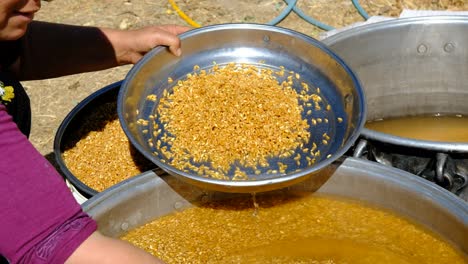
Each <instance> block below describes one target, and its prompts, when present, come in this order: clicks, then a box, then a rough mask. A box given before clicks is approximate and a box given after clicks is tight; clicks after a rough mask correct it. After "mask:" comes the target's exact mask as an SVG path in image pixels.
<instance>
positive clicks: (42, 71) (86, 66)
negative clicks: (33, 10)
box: [12, 21, 189, 80]
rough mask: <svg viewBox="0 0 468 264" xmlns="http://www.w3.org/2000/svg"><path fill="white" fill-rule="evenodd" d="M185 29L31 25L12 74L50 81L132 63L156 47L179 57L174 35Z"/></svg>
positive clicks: (36, 23)
mask: <svg viewBox="0 0 468 264" xmlns="http://www.w3.org/2000/svg"><path fill="white" fill-rule="evenodd" d="M188 29H189V28H188V27H182V26H176V25H164V26H148V27H144V28H141V29H137V30H117V29H109V28H97V27H87V26H74V25H65V24H55V23H48V22H40V21H34V22H32V23H31V24H30V25H29V29H28V31H27V33H26V35H25V36H24V38H23V46H22V52H21V56H20V59H19V61H17V62H16V63H15V64H14V66H13V68H12V70H13V72H14V73H15V74H16V75H17V76H18V78H19V79H20V80H36V79H46V78H54V77H59V76H64V75H70V74H75V73H82V72H90V71H97V70H103V69H108V68H111V67H115V66H119V65H125V64H131V63H136V62H137V61H138V60H139V59H140V58H141V57H142V56H143V55H144V54H145V53H147V52H148V51H150V50H151V49H152V48H154V47H156V46H161V45H162V46H168V47H169V49H170V51H171V52H172V53H174V54H175V55H177V56H178V55H180V40H179V38H178V37H177V35H178V34H180V33H182V32H185V31H187V30H188Z"/></svg>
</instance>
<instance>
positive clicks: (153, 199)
mask: <svg viewBox="0 0 468 264" xmlns="http://www.w3.org/2000/svg"><path fill="white" fill-rule="evenodd" d="M157 173H159V172H156V173H155V172H151V171H150V172H146V173H143V174H141V175H139V176H137V177H134V178H131V179H129V180H127V181H124V182H122V183H120V184H118V185H115V186H113V187H111V188H109V189H107V190H106V191H104V192H101V193H99V194H97V195H95V196H94V197H92V198H91V199H89V200H88V201H87V202H85V203H84V204H83V208H84V210H85V211H86V212H88V213H89V214H90V215H91V216H92V217H93V218H94V219H96V220H97V222H98V225H99V229H100V231H101V232H102V233H104V234H106V235H109V236H113V237H119V236H120V235H122V234H124V233H126V232H127V231H129V230H131V229H134V228H136V227H139V226H141V225H143V224H145V223H147V222H149V221H151V220H154V219H156V218H159V217H162V216H164V215H167V214H170V213H172V212H175V211H180V210H183V209H185V208H188V207H189V206H191V204H192V203H195V202H197V201H198V202H199V201H205V202H206V201H207V200H209V199H222V198H223V197H224V198H225V197H227V196H232V195H243V194H232V193H223V192H213V191H207V190H203V189H200V188H198V187H196V186H194V185H190V184H187V183H185V182H182V181H180V180H178V178H175V177H173V176H170V175H167V174H161V176H158V175H157ZM294 191H306V192H311V193H312V192H317V193H320V194H330V195H337V196H341V197H347V198H350V199H353V200H359V201H364V202H366V203H370V204H372V205H376V206H378V207H381V208H388V209H390V210H392V211H394V212H396V213H397V214H400V215H402V216H407V217H409V218H410V219H412V220H413V221H415V222H416V223H420V224H422V225H423V226H425V227H427V228H429V229H431V230H433V231H434V232H436V233H438V234H440V235H441V236H442V237H443V238H445V239H446V240H447V241H449V242H452V243H453V244H454V245H456V246H457V247H458V248H459V249H460V250H461V251H462V252H464V253H465V254H466V253H468V236H467V235H466V234H468V204H467V203H465V202H464V201H462V200H461V199H459V198H458V197H457V196H455V195H454V194H452V193H450V192H447V191H446V190H444V189H443V188H441V187H439V186H437V185H435V184H432V183H430V182H429V181H426V180H424V179H421V178H419V177H417V176H415V175H412V174H409V173H407V172H405V171H403V170H399V169H395V168H392V167H388V166H384V165H381V164H378V163H376V162H371V161H366V160H364V159H357V158H352V157H351V158H347V159H345V160H344V162H343V163H341V164H338V162H335V163H333V164H332V165H330V166H328V167H327V169H325V170H322V171H321V172H320V173H319V174H318V175H317V176H316V177H312V178H309V179H307V180H306V181H304V182H301V183H299V184H296V185H293V186H290V187H289V188H286V189H281V190H277V192H294Z"/></svg>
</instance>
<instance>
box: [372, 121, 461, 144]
mask: <svg viewBox="0 0 468 264" xmlns="http://www.w3.org/2000/svg"><path fill="white" fill-rule="evenodd" d="M366 128H368V129H371V130H375V131H378V132H383V133H387V134H391V135H394V136H400V137H405V138H411V139H419V140H430V141H443V142H460V143H462V142H464V143H466V142H468V117H466V116H427V115H420V116H407V117H398V118H389V119H384V120H379V121H371V122H367V123H366Z"/></svg>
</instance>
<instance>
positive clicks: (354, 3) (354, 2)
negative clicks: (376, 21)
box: [351, 0, 369, 20]
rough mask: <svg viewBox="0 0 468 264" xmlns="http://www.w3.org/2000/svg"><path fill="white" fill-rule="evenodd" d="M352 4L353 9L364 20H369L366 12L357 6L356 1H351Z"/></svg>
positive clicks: (357, 2)
mask: <svg viewBox="0 0 468 264" xmlns="http://www.w3.org/2000/svg"><path fill="white" fill-rule="evenodd" d="M351 1H352V2H353V5H354V7H355V8H356V9H357V11H358V12H359V14H360V15H361V16H362V17H363V18H364V19H365V20H367V19H369V15H368V14H367V12H366V10H364V8H362V6H361V5H360V4H359V1H358V0H351Z"/></svg>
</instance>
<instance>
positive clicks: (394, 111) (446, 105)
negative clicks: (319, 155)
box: [323, 16, 468, 193]
mask: <svg viewBox="0 0 468 264" xmlns="http://www.w3.org/2000/svg"><path fill="white" fill-rule="evenodd" d="M467 30H468V17H463V16H459V17H457V16H451V17H447V16H433V17H419V18H404V19H395V20H390V21H385V22H379V23H375V24H370V25H366V26H359V27H356V28H353V29H349V30H345V31H343V32H341V33H338V34H335V35H333V36H330V37H328V38H326V39H324V40H323V42H324V43H325V44H326V45H328V46H329V47H330V48H331V49H332V50H333V51H335V52H336V53H337V54H338V55H339V56H340V57H342V58H343V59H344V60H345V62H346V63H347V64H348V65H350V66H351V68H352V69H353V70H354V71H355V72H356V73H357V75H358V77H359V79H360V80H361V82H362V85H363V88H364V91H365V94H366V100H367V102H366V103H367V107H368V108H367V109H368V113H367V120H368V121H371V120H378V119H386V118H392V117H401V116H410V115H420V114H437V113H441V114H462V115H467V114H468V104H467V102H468V89H467V86H466V84H467V83H468V74H467V73H468V63H467V62H468V35H467V34H466V32H467ZM467 133H468V132H467ZM467 154H468V143H448V142H437V141H425V140H415V139H409V138H403V137H398V136H393V135H390V134H386V133H381V132H377V131H374V130H370V129H367V128H365V129H363V130H362V136H361V140H360V142H359V144H357V147H356V148H355V152H354V155H355V156H366V157H367V158H369V159H373V160H377V161H378V162H380V163H383V164H387V165H391V166H395V167H398V168H401V169H404V170H407V171H409V172H411V173H414V174H417V175H420V176H422V177H424V178H426V179H429V180H432V181H435V182H437V183H438V184H440V185H441V186H444V187H445V188H447V189H449V190H451V191H453V192H455V193H461V192H462V191H463V189H464V187H465V186H466V184H467V182H468V157H467Z"/></svg>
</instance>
